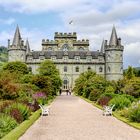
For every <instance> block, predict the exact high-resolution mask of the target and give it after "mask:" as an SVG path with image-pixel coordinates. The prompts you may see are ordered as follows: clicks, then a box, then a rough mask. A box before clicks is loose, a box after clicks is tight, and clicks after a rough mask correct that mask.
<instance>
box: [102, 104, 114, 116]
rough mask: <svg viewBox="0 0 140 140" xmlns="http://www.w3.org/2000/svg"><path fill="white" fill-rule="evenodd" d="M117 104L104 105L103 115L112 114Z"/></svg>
mask: <svg viewBox="0 0 140 140" xmlns="http://www.w3.org/2000/svg"><path fill="white" fill-rule="evenodd" d="M114 106H115V105H111V106H103V115H105V116H107V115H110V116H111V115H112V110H113V108H114Z"/></svg>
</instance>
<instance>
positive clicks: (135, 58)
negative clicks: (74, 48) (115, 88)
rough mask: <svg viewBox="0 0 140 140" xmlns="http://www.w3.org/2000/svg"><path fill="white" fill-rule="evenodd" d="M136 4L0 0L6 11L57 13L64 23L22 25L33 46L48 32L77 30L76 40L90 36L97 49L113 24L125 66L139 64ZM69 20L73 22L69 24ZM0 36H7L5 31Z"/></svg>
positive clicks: (96, 0) (139, 10) (133, 0)
mask: <svg viewBox="0 0 140 140" xmlns="http://www.w3.org/2000/svg"><path fill="white" fill-rule="evenodd" d="M139 5H140V1H139V0H127V1H126V0H102V1H100V0H93V1H91V0H70V1H66V0H59V1H58V2H56V0H39V1H38V0H20V1H19V0H12V1H11V0H5V1H1V0H0V7H3V8H4V9H5V10H7V11H9V9H10V11H11V12H20V13H21V14H25V13H26V14H38V13H44V12H45V13H47V12H52V11H55V12H56V13H57V14H58V15H60V16H59V17H60V20H62V21H63V23H64V25H56V27H55V28H54V26H53V27H50V28H49V30H44V31H41V30H40V29H35V28H31V29H27V28H26V27H25V28H22V33H23V36H25V37H28V38H29V41H30V44H31V47H32V48H33V49H41V47H40V46H41V40H42V39H43V38H44V37H45V36H46V35H47V34H48V35H49V34H50V32H52V33H53V32H55V31H69V32H71V31H72V32H73V31H76V32H77V34H78V38H79V39H82V38H88V39H90V44H91V45H90V48H91V49H92V50H100V46H101V43H102V40H103V38H104V39H107V40H109V39H110V35H111V29H112V26H113V24H115V26H116V29H117V33H118V37H121V38H122V44H123V45H124V48H125V50H124V60H125V61H124V65H125V67H127V65H130V64H133V65H134V66H137V65H139V64H140V63H139V62H140V50H139V48H140V47H139V46H140V32H139V29H140V14H139V13H140V8H139ZM71 20H73V24H72V25H69V24H68V23H69V21H71ZM0 22H1V21H0ZM9 23H10V22H9ZM11 23H12V20H11ZM61 23H62V22H61ZM44 24H45V23H44ZM0 35H3V36H5V37H7V34H6V32H4V31H3V32H1V34H0ZM136 51H137V52H136Z"/></svg>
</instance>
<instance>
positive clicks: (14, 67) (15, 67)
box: [3, 61, 29, 74]
mask: <svg viewBox="0 0 140 140" xmlns="http://www.w3.org/2000/svg"><path fill="white" fill-rule="evenodd" d="M3 70H7V71H10V72H11V73H13V72H15V73H20V74H27V73H28V72H29V71H28V68H27V65H26V64H25V63H23V62H20V61H16V62H8V63H6V64H5V65H4V66H3Z"/></svg>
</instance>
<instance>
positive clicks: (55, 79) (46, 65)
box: [38, 60, 62, 95]
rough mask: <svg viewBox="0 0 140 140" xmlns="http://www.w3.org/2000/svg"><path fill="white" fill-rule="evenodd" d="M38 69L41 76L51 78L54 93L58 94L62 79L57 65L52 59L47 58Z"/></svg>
mask: <svg viewBox="0 0 140 140" xmlns="http://www.w3.org/2000/svg"><path fill="white" fill-rule="evenodd" d="M38 70H39V74H40V75H41V76H44V77H49V78H50V79H51V83H52V85H51V88H52V95H56V93H57V92H58V90H59V89H60V87H61V86H62V80H61V78H60V74H59V71H58V69H57V68H56V65H55V64H54V63H53V62H52V61H50V60H45V61H43V62H42V63H41V64H40V67H39V69H38Z"/></svg>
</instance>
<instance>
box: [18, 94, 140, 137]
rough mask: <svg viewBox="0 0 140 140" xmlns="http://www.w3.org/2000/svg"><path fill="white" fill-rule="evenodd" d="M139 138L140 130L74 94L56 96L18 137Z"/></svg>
mask: <svg viewBox="0 0 140 140" xmlns="http://www.w3.org/2000/svg"><path fill="white" fill-rule="evenodd" d="M32 139H33V140H140V131H139V130H137V129H135V128H133V127H130V126H128V125H127V124H125V123H123V122H121V121H119V120H117V119H116V118H114V117H112V116H102V111H101V110H99V109H98V108H96V107H94V106H92V105H91V104H89V103H87V102H86V101H84V100H82V99H80V98H79V97H75V96H65V95H62V96H59V97H57V98H56V100H55V101H54V102H53V103H52V104H51V109H50V115H49V116H41V117H40V118H39V119H38V120H37V121H36V122H35V123H34V125H32V126H31V127H30V128H29V129H28V130H27V131H26V133H25V134H24V135H23V136H22V137H21V138H20V140H32Z"/></svg>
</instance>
